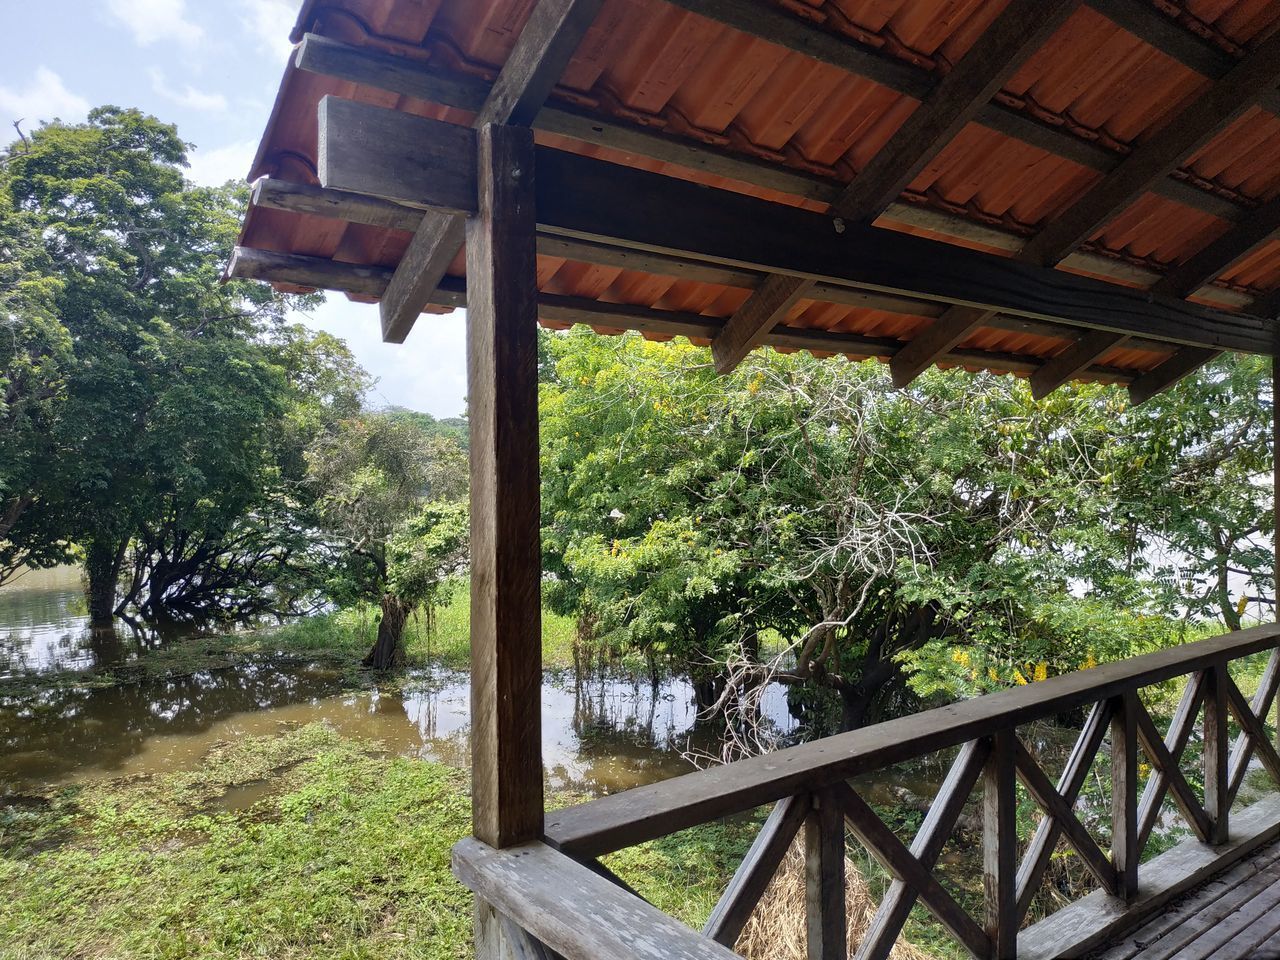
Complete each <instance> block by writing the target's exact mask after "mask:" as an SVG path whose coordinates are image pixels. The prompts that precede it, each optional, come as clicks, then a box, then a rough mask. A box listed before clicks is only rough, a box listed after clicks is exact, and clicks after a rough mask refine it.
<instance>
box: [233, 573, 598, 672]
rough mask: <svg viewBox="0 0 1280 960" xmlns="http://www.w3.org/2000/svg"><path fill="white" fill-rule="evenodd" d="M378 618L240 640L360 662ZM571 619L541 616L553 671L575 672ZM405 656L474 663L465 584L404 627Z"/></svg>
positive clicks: (358, 615) (359, 611) (343, 615)
mask: <svg viewBox="0 0 1280 960" xmlns="http://www.w3.org/2000/svg"><path fill="white" fill-rule="evenodd" d="M378 617H379V613H378V610H377V608H376V607H374V606H372V605H362V606H358V607H349V608H346V609H343V610H339V611H337V612H336V613H329V614H321V615H318V616H314V617H307V618H305V619H302V620H297V621H295V622H293V623H290V624H286V625H285V626H283V627H278V628H276V629H273V630H267V631H260V632H258V633H255V634H250V635H247V636H246V637H244V638H243V639H241V640H240V641H239V643H238V646H239V647H240V649H242V650H252V651H254V652H272V651H278V652H283V653H289V654H312V655H317V656H325V657H331V658H335V659H339V660H345V661H351V662H359V661H360V659H361V658H363V657H364V655H365V654H366V653H368V651H369V648H370V647H371V646H372V645H373V641H374V638H375V636H376V635H377V630H378ZM574 633H575V624H574V621H573V618H571V617H563V616H560V615H559V614H556V613H552V612H551V611H549V610H547V609H545V608H544V609H543V611H542V662H543V664H544V665H545V666H547V667H549V668H553V669H561V668H567V667H571V666H573V638H574ZM404 644H405V654H406V656H407V658H408V663H409V665H410V666H416V667H421V666H426V665H428V664H440V665H442V666H446V667H452V668H455V669H459V670H462V669H466V668H467V667H468V666H469V665H470V661H471V601H470V597H469V594H468V585H467V583H465V582H463V583H459V584H458V585H456V586H455V587H454V588H453V589H452V590H450V591H449V593H448V594H447V596H446V601H445V603H443V604H442V605H440V606H439V607H437V608H436V609H435V610H434V611H433V612H432V613H431V614H430V616H429V615H428V613H427V611H426V610H417V611H415V612H414V613H413V615H411V616H410V618H409V621H408V623H407V624H405V631H404Z"/></svg>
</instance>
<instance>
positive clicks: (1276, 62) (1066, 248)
mask: <svg viewBox="0 0 1280 960" xmlns="http://www.w3.org/2000/svg"><path fill="white" fill-rule="evenodd" d="M1277 82H1280V32H1277V33H1276V34H1273V35H1272V36H1271V37H1269V38H1268V39H1266V40H1264V41H1263V42H1262V43H1260V44H1258V46H1257V47H1256V48H1255V49H1253V50H1252V51H1250V52H1249V54H1248V56H1246V57H1245V58H1244V59H1243V60H1241V61H1240V62H1239V63H1237V64H1236V65H1235V66H1234V67H1232V68H1231V70H1230V71H1229V72H1228V73H1227V74H1226V75H1225V76H1223V77H1222V78H1221V79H1220V80H1218V81H1217V82H1215V83H1214V84H1213V85H1212V86H1210V87H1209V89H1208V90H1206V91H1205V92H1204V93H1203V94H1201V95H1200V96H1199V97H1197V98H1196V99H1195V100H1194V101H1193V102H1192V103H1191V104H1190V105H1189V106H1187V107H1186V108H1185V109H1184V110H1182V111H1181V112H1180V113H1179V114H1178V115H1177V116H1174V117H1170V118H1169V119H1168V121H1167V122H1166V123H1165V124H1164V125H1163V126H1162V127H1161V128H1160V129H1159V130H1157V131H1156V132H1155V133H1153V134H1152V135H1151V136H1150V137H1149V138H1148V139H1147V140H1145V141H1143V143H1142V144H1141V145H1140V146H1139V147H1138V148H1137V149H1135V150H1134V151H1133V153H1131V154H1130V155H1129V156H1128V157H1126V158H1125V160H1124V162H1123V163H1121V164H1120V166H1118V167H1117V168H1116V169H1115V171H1114V172H1112V173H1111V174H1109V175H1108V176H1106V177H1105V178H1103V180H1101V181H1100V182H1099V183H1097V184H1096V185H1095V186H1094V187H1093V188H1092V189H1090V190H1089V191H1088V192H1087V193H1086V194H1085V195H1084V196H1083V197H1081V198H1080V199H1079V200H1077V201H1076V202H1075V203H1073V204H1071V206H1070V207H1068V208H1067V210H1066V211H1065V212H1063V213H1062V214H1060V215H1058V216H1056V217H1054V218H1053V220H1052V222H1051V223H1050V224H1049V225H1048V226H1047V227H1045V229H1043V230H1041V231H1040V232H1039V233H1038V234H1036V235H1035V236H1034V237H1033V238H1032V239H1031V240H1030V242H1028V244H1027V245H1026V247H1025V248H1024V250H1023V256H1024V257H1025V258H1026V259H1028V260H1030V261H1032V262H1035V263H1044V264H1052V263H1057V262H1058V261H1060V260H1061V259H1062V258H1063V257H1065V256H1066V255H1067V254H1068V253H1070V252H1071V251H1072V250H1074V249H1075V248H1076V247H1078V246H1079V245H1080V244H1082V243H1084V242H1085V241H1086V240H1088V239H1089V238H1090V237H1091V236H1093V234H1094V233H1095V232H1096V231H1097V230H1098V229H1099V228H1100V227H1102V226H1104V225H1105V224H1107V223H1108V222H1109V221H1111V220H1112V219H1114V218H1115V216H1116V214H1118V213H1119V212H1120V211H1121V210H1123V209H1124V208H1125V207H1127V206H1129V204H1131V203H1132V202H1133V201H1134V200H1136V199H1137V198H1138V197H1139V196H1140V195H1141V194H1142V193H1144V192H1145V191H1147V190H1149V189H1150V188H1151V185H1152V184H1153V183H1155V182H1156V181H1158V180H1160V179H1162V178H1163V177H1166V176H1168V175H1169V174H1170V173H1171V172H1172V171H1173V170H1174V169H1176V168H1177V166H1178V165H1179V164H1180V163H1182V162H1183V161H1185V160H1186V159H1187V158H1188V157H1190V156H1191V155H1192V154H1194V153H1195V152H1196V151H1198V150H1200V149H1201V148H1202V147H1204V146H1205V145H1206V144H1208V143H1209V141H1210V140H1212V139H1213V138H1214V137H1215V136H1217V134H1218V133H1219V132H1220V131H1221V130H1222V129H1223V128H1224V127H1226V126H1228V125H1229V124H1230V123H1231V122H1232V121H1233V120H1235V119H1236V118H1238V117H1239V116H1240V115H1241V114H1243V113H1244V112H1245V111H1246V110H1248V109H1249V108H1250V107H1252V106H1253V105H1254V104H1255V103H1256V102H1257V99H1258V96H1259V94H1261V93H1262V92H1263V91H1265V90H1267V89H1270V88H1274V87H1275V85H1276V83H1277Z"/></svg>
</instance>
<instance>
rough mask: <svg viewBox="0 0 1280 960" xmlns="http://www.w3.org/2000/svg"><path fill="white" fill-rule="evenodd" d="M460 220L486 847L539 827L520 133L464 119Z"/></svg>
mask: <svg viewBox="0 0 1280 960" xmlns="http://www.w3.org/2000/svg"><path fill="white" fill-rule="evenodd" d="M478 146H479V149H478V163H477V166H478V171H479V178H478V179H479V212H478V214H477V215H476V216H475V217H473V218H471V219H470V220H469V221H468V223H467V303H468V308H467V379H468V401H469V406H470V414H471V664H472V677H471V757H472V761H471V763H472V806H473V813H472V819H473V828H474V832H475V835H476V837H478V838H479V839H481V840H483V841H484V842H485V843H488V844H490V845H491V846H494V847H507V846H511V845H513V844H517V843H522V842H525V841H528V840H534V839H537V838H538V837H540V836H541V834H542V753H541V748H542V742H541V706H542V698H541V684H542V639H541V604H540V591H541V581H542V577H541V554H540V546H539V525H540V517H539V508H538V350H537V346H538V343H537V326H538V308H537V289H538V285H537V273H536V260H537V257H536V253H535V248H534V200H533V134H532V133H531V132H530V131H529V130H528V129H524V128H516V127H500V126H495V125H489V126H486V127H484V128H483V129H481V130H480V131H479V132H478Z"/></svg>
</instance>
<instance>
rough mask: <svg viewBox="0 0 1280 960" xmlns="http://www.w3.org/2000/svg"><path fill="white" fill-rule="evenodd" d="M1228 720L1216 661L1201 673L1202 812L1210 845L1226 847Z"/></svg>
mask: <svg viewBox="0 0 1280 960" xmlns="http://www.w3.org/2000/svg"><path fill="white" fill-rule="evenodd" d="M1229 716H1230V715H1229V713H1228V708H1227V664H1226V661H1220V662H1218V663H1217V664H1215V665H1213V666H1211V667H1208V668H1207V669H1206V670H1205V694H1204V809H1205V812H1206V813H1208V814H1209V816H1210V818H1211V819H1212V820H1213V834H1212V836H1211V838H1210V842H1211V843H1213V844H1214V845H1217V844H1222V843H1226V842H1227V838H1228V837H1229V836H1230V833H1231V826H1230V809H1231V787H1230V783H1229V769H1228V767H1229V764H1230V753H1231V749H1230V748H1231V744H1230V740H1229V737H1228V734H1229V731H1228V729H1227V722H1228V717H1229Z"/></svg>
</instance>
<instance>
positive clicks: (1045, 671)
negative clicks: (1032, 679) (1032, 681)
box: [1036, 660, 1049, 683]
mask: <svg viewBox="0 0 1280 960" xmlns="http://www.w3.org/2000/svg"><path fill="white" fill-rule="evenodd" d="M1048 679H1049V665H1048V664H1047V663H1045V662H1044V661H1043V660H1041V661H1040V662H1039V663H1037V664H1036V683H1040V682H1041V681H1043V680H1048Z"/></svg>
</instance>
